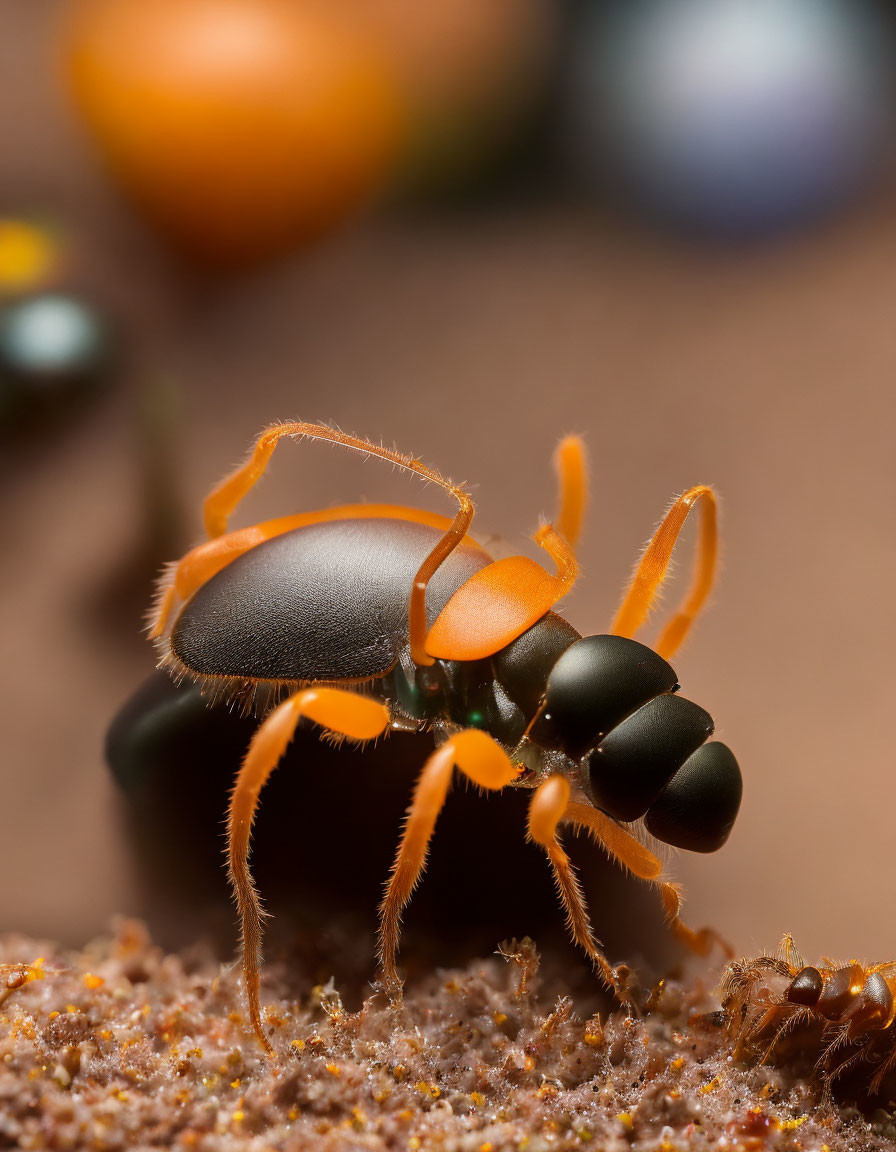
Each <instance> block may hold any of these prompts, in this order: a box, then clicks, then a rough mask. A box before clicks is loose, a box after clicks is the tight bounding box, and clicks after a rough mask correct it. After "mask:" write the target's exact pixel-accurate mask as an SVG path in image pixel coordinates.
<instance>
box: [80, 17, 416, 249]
mask: <svg viewBox="0 0 896 1152" xmlns="http://www.w3.org/2000/svg"><path fill="white" fill-rule="evenodd" d="M337 9H338V6H336V5H329V6H327V5H326V4H323V3H314V2H313V0H72V2H71V3H70V4H69V6H68V9H67V19H66V20H65V23H64V26H63V54H64V63H65V69H66V73H67V77H68V81H69V88H70V91H71V92H72V94H73V97H74V101H75V105H76V107H77V109H78V110H79V112H80V114H81V116H82V118H83V120H84V122H85V123H86V125H87V126H88V128H89V129H90V132H91V134H92V135H93V137H94V139H95V140H96V142H97V143H98V145H99V147H100V149H101V150H102V153H103V155H104V158H105V160H106V163H107V165H108V167H109V169H110V170H111V172H112V173H113V174H114V176H115V177H116V179H117V181H118V183H119V184H120V186H121V187H122V189H123V190H124V191H125V192H126V193H127V195H128V196H129V198H130V199H131V200H132V201H133V202H135V203H136V204H138V205H139V206H140V207H141V208H142V209H143V210H144V211H145V213H146V214H147V215H148V216H149V217H150V218H151V219H152V220H153V221H154V222H155V223H156V224H158V225H159V226H160V227H161V228H162V229H163V230H164V231H165V232H166V233H167V234H168V236H169V237H170V238H172V239H173V240H174V241H176V242H177V244H178V245H179V246H181V247H182V248H184V249H186V250H187V251H189V252H191V253H192V254H194V255H196V256H198V257H200V258H202V259H204V260H207V261H210V262H222V263H233V262H244V261H254V260H258V259H262V258H264V257H268V256H273V255H277V254H280V253H283V252H285V251H287V250H289V249H290V248H292V247H293V246H295V245H298V244H301V243H302V242H303V241H306V240H309V239H311V238H313V237H316V236H318V235H320V234H322V233H324V232H326V231H328V230H330V229H332V228H334V227H336V226H337V225H338V224H339V223H340V222H342V221H343V220H344V219H345V218H346V217H347V216H349V215H351V214H352V213H354V212H356V211H357V210H359V209H360V208H361V207H363V206H364V205H365V204H366V203H368V202H369V201H370V200H371V199H372V198H373V197H374V196H375V195H376V193H377V191H378V190H379V189H380V187H381V186H382V184H383V183H384V181H385V180H386V178H387V177H388V175H389V173H390V171H391V166H392V164H393V162H394V160H395V157H396V154H397V153H398V151H399V150H400V147H401V144H402V140H403V133H404V120H405V109H404V100H403V97H402V94H401V92H402V89H401V81H400V80H399V78H398V76H397V74H396V70H395V69H394V66H393V65H392V64H391V63H390V58H389V56H388V55H387V54H384V52H383V51H382V49H381V47H380V45H379V43H378V41H377V39H376V36H375V34H374V32H373V30H372V29H371V28H370V27H369V26H366V25H362V24H360V23H358V22H357V21H354V22H350V21H349V20H348V19H346V18H343V17H341V16H340V15H339V14H338V12H337Z"/></svg>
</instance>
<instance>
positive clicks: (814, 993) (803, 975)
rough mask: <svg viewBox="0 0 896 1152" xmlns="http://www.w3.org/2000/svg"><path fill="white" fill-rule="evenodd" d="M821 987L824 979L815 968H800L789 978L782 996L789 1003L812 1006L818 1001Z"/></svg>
mask: <svg viewBox="0 0 896 1152" xmlns="http://www.w3.org/2000/svg"><path fill="white" fill-rule="evenodd" d="M823 988H824V981H823V980H822V978H821V973H820V972H819V971H818V969H817V968H811V967H809V968H801V969H800V971H799V972H797V974H796V976H794V978H793V980H791V982H790V985H789V987H788V988H787V991H786V992H785V993H784V996H785V998H786V999H787V1001H788V1002H789V1003H790V1004H806V1005H809V1006H812V1005H815V1004H817V1003H818V997H819V996H820V995H821V992H822V989H823Z"/></svg>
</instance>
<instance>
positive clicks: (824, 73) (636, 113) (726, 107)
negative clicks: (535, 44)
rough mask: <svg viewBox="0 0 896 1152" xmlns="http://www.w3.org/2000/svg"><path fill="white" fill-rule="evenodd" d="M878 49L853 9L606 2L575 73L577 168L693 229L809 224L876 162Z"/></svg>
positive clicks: (804, 2)
mask: <svg viewBox="0 0 896 1152" xmlns="http://www.w3.org/2000/svg"><path fill="white" fill-rule="evenodd" d="M886 40H887V37H886V35H885V31H884V29H883V28H881V27H877V26H876V25H875V23H874V21H873V20H872V18H871V16H870V13H869V11H868V10H867V9H865V8H864V6H863V4H862V3H861V2H860V0H850V3H849V4H848V5H847V4H846V3H844V2H840V0H628V2H627V3H625V4H617V3H610V4H607V5H605V6H603V7H602V8H600V9H599V10H598V13H597V15H596V18H595V19H594V20H593V21H592V22H591V23H590V25H589V26H587V27H586V29H585V30H584V34H583V36H582V38H581V44H580V50H579V53H578V59H577V65H576V68H575V76H574V85H573V96H574V109H573V118H574V123H575V126H576V135H575V143H576V145H577V149H578V152H579V156H578V159H579V161H580V163H581V164H582V166H583V167H584V168H585V170H586V171H588V172H589V173H590V174H591V176H592V177H593V176H598V177H599V178H600V179H604V178H605V177H606V176H607V175H608V174H609V175H610V176H611V177H614V178H616V180H617V181H618V182H619V183H621V184H622V185H623V187H627V189H628V191H629V193H630V194H632V195H633V196H634V197H635V199H636V200H641V201H643V202H646V203H647V204H648V205H649V206H650V207H651V208H652V209H654V210H656V211H658V212H660V213H661V214H667V215H669V216H672V217H679V218H683V219H686V220H687V219H690V220H691V221H692V222H694V223H704V224H708V225H713V224H715V225H718V226H721V227H726V226H730V227H732V228H738V227H750V226H763V225H768V224H774V223H775V222H779V221H785V220H788V219H790V218H792V217H795V216H796V217H798V216H800V215H801V214H804V213H805V214H811V213H812V212H813V211H815V210H818V209H821V208H823V207H825V206H829V205H830V204H832V203H836V202H837V201H839V200H840V199H842V198H843V197H845V196H847V195H848V194H850V192H852V191H854V190H855V189H856V188H857V187H860V186H861V185H862V184H863V183H864V182H865V181H866V179H867V178H868V176H869V175H870V174H872V173H873V172H874V170H875V169H876V167H877V166H878V165H879V164H880V163H881V162H882V160H883V154H884V140H885V136H886V129H887V126H888V124H889V122H890V121H889V111H890V110H889V97H890V92H889V67H890V63H891V60H890V56H889V53H888V51H887V48H886Z"/></svg>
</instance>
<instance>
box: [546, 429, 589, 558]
mask: <svg viewBox="0 0 896 1152" xmlns="http://www.w3.org/2000/svg"><path fill="white" fill-rule="evenodd" d="M554 468H555V469H556V471H557V479H558V482H559V492H558V498H557V531H558V532H559V533H560V535H561V536H562V537H563V538H564V540H566V541H567V542H568V543H569V545H570V547H572V548H575V546H576V544H578V542H579V537H580V536H581V534H582V524H583V523H584V521H585V511H586V509H587V507H588V456H587V453H586V452H585V444H584V442H583V440H582V438H581V437H580V436H566V437H565V438H564V439H563V440H561V441H560V443H559V444H558V445H557V450H556V452H555V453H554Z"/></svg>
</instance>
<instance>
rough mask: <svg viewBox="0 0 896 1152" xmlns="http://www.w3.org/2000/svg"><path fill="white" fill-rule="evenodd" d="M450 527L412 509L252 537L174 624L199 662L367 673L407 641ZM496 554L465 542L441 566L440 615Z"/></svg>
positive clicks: (253, 674)
mask: <svg viewBox="0 0 896 1152" xmlns="http://www.w3.org/2000/svg"><path fill="white" fill-rule="evenodd" d="M442 535H443V533H442V532H441V531H440V530H439V529H438V528H432V527H429V526H428V525H426V524H418V523H415V522H414V521H410V520H388V519H373V518H371V519H369V520H332V521H324V522H323V523H320V524H310V525H308V526H306V527H304V528H297V529H296V530H295V531H293V532H287V533H285V534H284V535H282V536H276V537H274V539H272V540H268V541H266V542H265V543H264V544H260V545H258V547H256V548H253V549H251V551H249V552H246V553H244V555H242V556H239V557H238V558H237V559H236V560H234V561H233V562H232V563H230V564H228V566H227V567H226V568H224V569H223V570H222V571H221V572H219V573H218V574H217V575H216V576H213V577H212V578H211V579H210V580H209V581H208V583H206V584H204V585H203V586H202V587H201V588H200V589H199V591H198V592H197V593H196V594H195V596H193V598H192V600H190V602H189V603H188V604H187V605H186V607H185V608H184V610H183V611H182V612H181V614H180V616H179V618H178V620H177V622H176V624H175V626H174V630H173V632H172V636H171V643H172V648H173V650H174V653H175V655H176V656H177V657H178V659H179V660H181V661H182V662H183V664H185V665H186V667H187V668H189V669H191V670H192V671H194V672H198V673H202V674H205V675H209V676H244V677H247V678H252V679H260V680H296V681H315V680H365V679H370V678H373V677H379V676H382V675H384V674H385V673H386V672H387V671H388V670H389V669H390V668H391V667H392V665H393V664H394V663H395V661H396V660H397V659H398V655H399V653H400V652H401V650H402V648H403V647H405V645H407V643H408V601H409V597H410V594H411V586H412V584H413V582H414V577H415V576H416V574H417V570H418V569H419V567H420V565H421V564H422V563H423V561H424V560H425V558H426V556H427V555H428V554H429V552H430V551H431V550H432V548H433V547H435V545H436V543H437V542H438V541H439V539H440V538H441V537H442ZM490 561H491V557H490V556H489V555H488V554H487V553H486V552H484V551H483V550H482V549H481V548H478V547H476V546H475V545H467V544H464V545H461V546H460V547H458V548H456V549H455V551H454V552H453V553H452V554H451V555H450V556H449V557H448V559H447V560H446V561H445V562H444V563H443V564H442V565H441V567H440V568H439V569H438V571H437V572H436V574H435V576H434V577H433V578H432V580H431V582H430V584H429V588H428V589H427V596H426V604H427V615H428V617H429V623H430V624H432V623H433V621H434V620H435V618H436V616H437V615H438V614H439V612H440V611H441V610H442V608H443V607H444V606H445V604H446V603H447V602H448V600H449V599H450V597H451V596H452V594H453V593H454V592H455V591H456V590H457V589H458V588H459V587H460V585H461V584H463V583H464V582H465V581H467V580H468V579H469V578H470V577H471V576H472V575H473V573H474V572H477V571H478V570H479V569H480V568H483V567H485V565H486V564H488V563H490Z"/></svg>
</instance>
